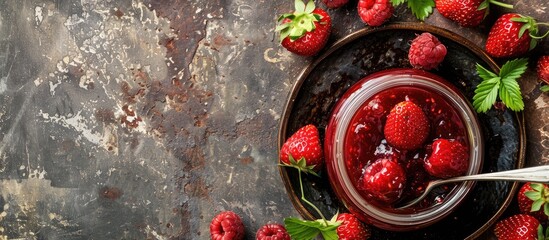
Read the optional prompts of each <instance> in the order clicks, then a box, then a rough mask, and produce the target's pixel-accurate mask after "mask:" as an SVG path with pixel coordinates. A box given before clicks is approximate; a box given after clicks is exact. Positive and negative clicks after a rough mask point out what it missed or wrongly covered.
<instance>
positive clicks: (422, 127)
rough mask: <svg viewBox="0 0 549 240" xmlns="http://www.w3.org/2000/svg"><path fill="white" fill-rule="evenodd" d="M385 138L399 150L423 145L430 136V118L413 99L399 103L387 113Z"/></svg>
mask: <svg viewBox="0 0 549 240" xmlns="http://www.w3.org/2000/svg"><path fill="white" fill-rule="evenodd" d="M384 134H385V139H386V140H387V142H388V143H389V145H391V146H393V147H396V148H397V149H399V150H413V149H417V148H419V147H421V146H422V144H423V143H424V142H425V140H426V139H427V137H428V136H429V119H428V118H427V116H426V115H425V113H424V112H423V110H422V109H421V108H420V107H419V106H417V105H416V104H415V103H413V102H412V101H403V102H400V103H397V104H396V105H395V106H394V107H393V108H392V109H391V111H390V112H389V114H388V115H387V121H386V122H385V126H384Z"/></svg>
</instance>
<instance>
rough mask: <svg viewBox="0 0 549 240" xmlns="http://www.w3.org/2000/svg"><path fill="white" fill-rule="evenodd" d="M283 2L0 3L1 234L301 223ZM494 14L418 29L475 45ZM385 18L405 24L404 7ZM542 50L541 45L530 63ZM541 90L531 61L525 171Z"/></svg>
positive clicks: (189, 234) (185, 230)
mask: <svg viewBox="0 0 549 240" xmlns="http://www.w3.org/2000/svg"><path fill="white" fill-rule="evenodd" d="M504 2H511V1H510V0H507V1H504ZM319 4H320V3H319ZM356 4H357V1H356V0H351V1H350V3H349V4H348V5H347V6H345V7H344V8H341V9H337V10H329V13H330V15H331V16H332V18H333V19H334V20H333V22H334V27H333V32H332V35H331V38H330V42H331V43H333V42H334V41H336V40H337V39H340V38H342V37H343V36H345V35H347V34H349V33H351V32H353V31H355V30H358V29H361V28H364V27H366V26H365V25H364V24H363V23H362V22H361V21H360V19H359V17H358V15H357V13H356V9H355V8H356ZM320 5H321V4H320ZM321 6H322V5H321ZM322 7H324V6H322ZM548 7H549V3H547V1H545V0H523V1H517V2H516V3H515V9H514V10H513V11H516V12H520V13H523V14H528V15H531V16H533V17H535V18H537V19H538V20H542V21H546V22H548V21H549V17H547V16H549V15H547V11H549V9H548ZM292 8H293V3H292V1H267V0H258V1H245V0H208V1H199V0H180V1H177V0H173V1H163V0H160V1H156V0H80V1H78V0H21V1H17V0H0V139H2V141H1V142H0V239H208V238H209V230H208V227H209V222H210V220H211V219H212V217H213V216H214V215H215V214H216V213H217V212H219V211H222V210H233V211H235V212H237V213H238V214H239V215H240V216H242V218H243V221H244V223H245V225H246V228H247V237H248V239H253V236H254V234H255V231H256V230H257V229H258V228H259V227H260V226H261V225H263V224H265V223H267V222H269V221H272V222H281V221H282V219H283V218H284V217H288V216H296V215H297V213H296V212H295V210H294V209H293V207H292V205H291V203H290V201H289V199H288V197H287V194H286V192H285V190H284V188H283V186H282V182H281V180H280V177H279V175H278V170H277V166H276V163H277V146H276V138H277V135H276V134H277V128H278V121H279V118H280V115H281V112H282V110H283V105H284V103H285V100H286V97H287V95H288V93H289V91H290V88H291V86H292V84H293V82H294V81H295V78H296V77H297V75H298V74H299V72H300V71H301V69H302V68H304V67H305V66H306V65H307V64H308V63H310V62H311V61H312V60H314V58H303V57H299V56H295V55H293V54H290V53H288V52H287V51H286V50H284V49H283V48H281V47H280V46H279V44H278V42H277V36H276V34H275V33H274V28H275V20H276V18H277V16H278V15H280V14H282V13H285V12H289V11H291V9H292ZM501 11H502V10H501V9H498V8H494V9H493V11H492V13H491V14H490V15H489V16H488V18H487V19H486V20H485V22H484V23H483V25H481V26H479V27H477V28H474V29H467V28H461V27H458V26H457V25H455V24H454V23H452V22H450V21H449V20H447V19H444V18H443V17H441V16H440V15H439V14H438V13H437V12H436V11H435V13H434V14H433V15H432V16H431V17H429V18H428V19H427V20H426V22H425V24H433V25H437V26H442V27H445V28H448V29H450V30H452V31H454V32H456V33H457V34H460V35H463V36H467V37H468V38H469V39H471V40H473V41H474V42H476V43H478V44H479V46H483V44H484V41H485V39H486V35H487V32H488V30H489V27H490V26H491V24H492V23H493V22H494V21H495V18H496V16H497V15H498V14H500V13H501ZM507 11H509V10H507ZM391 21H416V20H415V19H414V18H413V17H412V15H411V13H410V12H409V11H408V10H407V9H406V8H404V7H399V8H397V10H396V12H395V16H393V18H392V19H391ZM541 54H549V44H547V42H546V41H545V42H542V43H541V44H540V46H538V48H536V49H535V50H534V51H533V52H532V53H530V59H531V60H532V63H533V62H534V61H535V59H536V58H537V57H538V56H539V55H541ZM500 63H502V62H501V61H500ZM539 86H540V84H539V82H538V80H537V79H536V77H535V73H534V72H533V70H532V69H530V70H529V71H528V72H527V74H526V75H525V77H524V78H523V79H522V81H521V87H522V89H523V93H524V97H525V101H526V106H527V107H526V109H525V115H526V119H527V129H528V132H527V134H528V153H527V164H529V165H537V164H546V163H547V162H548V161H549V112H548V111H549V95H548V94H543V93H541V92H540V91H539Z"/></svg>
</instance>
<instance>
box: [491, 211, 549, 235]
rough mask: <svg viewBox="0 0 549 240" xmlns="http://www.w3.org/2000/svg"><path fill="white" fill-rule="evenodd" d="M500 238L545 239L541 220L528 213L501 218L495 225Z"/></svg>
mask: <svg viewBox="0 0 549 240" xmlns="http://www.w3.org/2000/svg"><path fill="white" fill-rule="evenodd" d="M494 233H495V235H496V237H497V238H498V240H543V239H545V237H544V234H543V227H542V225H541V224H540V222H539V221H538V220H537V219H536V218H535V217H532V216H530V215H527V214H516V215H512V216H510V217H508V218H505V219H503V220H500V221H499V222H497V223H496V225H495V227H494Z"/></svg>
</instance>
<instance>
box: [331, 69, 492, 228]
mask: <svg viewBox="0 0 549 240" xmlns="http://www.w3.org/2000/svg"><path fill="white" fill-rule="evenodd" d="M409 99H413V100H414V101H415V102H418V106H420V107H422V109H423V111H424V112H425V113H426V115H427V116H428V118H429V121H430V126H431V132H430V134H429V137H428V140H427V141H426V143H425V146H426V148H427V149H428V148H429V144H430V143H432V141H434V140H435V139H437V138H453V139H454V140H457V141H460V142H462V143H463V144H464V145H465V146H466V147H467V148H468V152H469V168H468V170H467V172H466V175H470V174H477V173H479V172H480V170H481V168H482V162H483V140H482V132H481V130H480V129H479V123H478V120H477V118H476V113H475V112H474V111H473V110H472V107H471V105H470V103H469V102H468V101H467V100H466V99H465V97H464V96H463V95H462V94H461V93H460V91H459V90H458V89H457V88H456V87H455V86H453V85H452V84H450V83H449V82H447V81H446V80H444V79H442V78H441V77H439V76H437V75H435V74H432V73H429V72H426V71H422V70H416V69H390V70H384V71H380V72H377V73H374V74H371V75H369V76H367V77H365V78H364V79H362V80H360V81H359V82H357V83H356V84H355V85H353V86H351V87H350V88H349V90H347V91H346V92H345V94H344V95H343V96H342V97H341V99H340V100H339V101H338V102H337V103H336V105H335V107H334V109H333V110H332V114H331V116H330V121H329V123H328V125H327V127H326V137H325V141H324V148H325V157H326V165H327V171H328V176H329V179H330V184H331V186H332V188H333V189H334V191H335V193H336V195H337V196H338V198H339V199H340V200H341V201H342V203H343V204H344V205H345V206H346V208H347V209H348V210H349V211H350V212H352V213H354V214H355V215H357V217H359V218H360V219H361V220H363V221H364V222H366V223H369V224H372V225H374V226H376V227H379V228H382V229H386V230H391V231H409V230H415V229H419V228H423V227H426V226H429V225H431V224H433V223H436V222H438V221H440V220H441V219H443V218H444V217H445V216H447V215H448V214H450V213H451V212H452V211H453V210H454V209H455V208H456V207H457V206H458V205H459V204H460V203H461V202H462V201H463V199H464V198H465V197H466V196H467V194H468V193H469V192H470V190H471V188H472V187H473V186H474V182H462V183H457V184H454V185H449V186H445V187H444V188H445V190H444V189H443V190H442V191H440V192H439V193H436V192H435V193H434V195H432V196H431V199H430V200H427V201H428V202H427V203H423V205H421V206H415V207H410V208H406V209H398V208H397V207H395V206H393V205H390V204H383V203H380V202H376V201H372V199H370V198H368V197H367V196H365V194H364V190H363V189H360V187H359V185H360V183H359V182H360V176H361V174H362V173H363V172H364V169H365V168H366V167H367V166H368V165H369V164H371V163H372V162H373V161H375V159H376V158H378V157H379V156H389V155H390V156H391V157H394V158H396V159H399V160H398V161H399V164H401V165H406V164H407V162H412V161H415V162H417V163H418V164H415V165H420V164H421V162H422V161H424V159H425V158H426V156H427V155H428V153H427V152H428V151H429V150H425V149H423V150H418V151H407V150H402V151H401V150H398V149H394V148H392V147H391V146H390V145H389V144H387V142H386V141H385V140H384V137H383V124H384V122H385V120H386V115H387V114H388V113H389V111H390V109H391V108H392V106H394V104H396V103H398V102H399V101H404V100H409ZM361 121H362V122H361ZM364 121H366V123H365V122H364ZM364 126H369V127H368V128H364ZM363 129H370V130H363ZM357 148H358V150H357ZM408 165H413V164H408ZM408 165H407V166H403V168H405V170H406V171H407V178H408V180H407V185H410V186H414V184H415V182H413V181H415V179H414V178H416V176H415V175H414V174H416V172H412V171H421V170H417V168H414V167H409V166H408ZM416 167H417V166H416ZM414 169H416V170H414ZM417 173H420V172H417ZM430 178H432V177H430ZM430 178H426V179H423V181H425V182H424V183H421V184H425V183H426V182H427V181H428V180H429V179H430ZM421 184H420V185H421ZM414 187H415V186H414ZM413 190H415V189H414V188H410V187H407V188H405V190H404V191H405V193H404V195H405V196H406V191H413ZM437 194H438V195H437ZM411 198H413V196H411V195H410V194H409V199H411ZM409 199H408V200H409ZM402 201H403V202H406V201H407V199H402Z"/></svg>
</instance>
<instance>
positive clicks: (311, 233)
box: [284, 218, 322, 240]
mask: <svg viewBox="0 0 549 240" xmlns="http://www.w3.org/2000/svg"><path fill="white" fill-rule="evenodd" d="M284 225H285V227H286V230H287V231H288V234H290V236H291V237H292V239H303V240H311V239H314V238H316V237H317V236H318V234H319V233H320V228H321V227H322V224H320V223H318V222H314V221H305V220H301V219H298V218H285V219H284Z"/></svg>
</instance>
